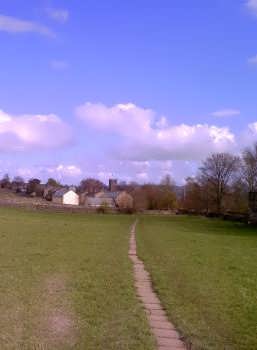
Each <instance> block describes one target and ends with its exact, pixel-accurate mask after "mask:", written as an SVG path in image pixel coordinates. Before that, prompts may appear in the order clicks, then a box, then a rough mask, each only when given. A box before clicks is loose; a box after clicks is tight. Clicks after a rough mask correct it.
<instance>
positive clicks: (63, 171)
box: [46, 164, 82, 178]
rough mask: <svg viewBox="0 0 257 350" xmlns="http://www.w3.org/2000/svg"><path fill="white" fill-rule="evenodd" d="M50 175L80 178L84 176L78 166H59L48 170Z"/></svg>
mask: <svg viewBox="0 0 257 350" xmlns="http://www.w3.org/2000/svg"><path fill="white" fill-rule="evenodd" d="M46 171H47V172H48V173H49V174H52V175H54V176H57V177H58V178H60V177H78V176H81V175H82V170H81V168H80V167H78V166H77V165H74V164H72V165H64V164H59V165H57V166H56V167H52V168H46Z"/></svg>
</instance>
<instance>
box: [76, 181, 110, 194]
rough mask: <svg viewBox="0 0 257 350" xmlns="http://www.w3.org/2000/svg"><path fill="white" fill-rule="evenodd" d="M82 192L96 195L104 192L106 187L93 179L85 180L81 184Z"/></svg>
mask: <svg viewBox="0 0 257 350" xmlns="http://www.w3.org/2000/svg"><path fill="white" fill-rule="evenodd" d="M79 187H80V192H87V193H89V194H94V193H97V192H100V191H102V190H103V189H104V188H105V186H104V184H103V183H102V182H101V181H99V180H97V179H93V178H88V179H84V180H82V181H81V182H80V186H79Z"/></svg>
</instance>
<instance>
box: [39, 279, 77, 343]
mask: <svg viewBox="0 0 257 350" xmlns="http://www.w3.org/2000/svg"><path fill="white" fill-rule="evenodd" d="M68 281H69V279H68V277H67V276H66V275H64V274H54V275H50V276H47V277H46V278H45V279H44V280H43V283H42V288H40V289H41V291H40V293H42V299H41V303H40V306H39V314H38V328H37V330H36V333H37V338H38V339H40V344H41V345H44V346H45V347H46V348H48V347H50V348H54V347H58V348H59V347H63V348H66V347H68V348H71V347H73V346H74V345H75V344H76V341H77V338H78V337H77V336H78V334H77V333H78V331H77V324H78V320H77V317H76V315H75V313H74V310H73V308H72V305H71V302H70V298H69V292H68V287H67V284H68Z"/></svg>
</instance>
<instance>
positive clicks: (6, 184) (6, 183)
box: [1, 174, 11, 188]
mask: <svg viewBox="0 0 257 350" xmlns="http://www.w3.org/2000/svg"><path fill="white" fill-rule="evenodd" d="M1 187H2V188H10V187H11V181H10V177H9V175H8V174H5V175H4V176H3V178H2V180H1Z"/></svg>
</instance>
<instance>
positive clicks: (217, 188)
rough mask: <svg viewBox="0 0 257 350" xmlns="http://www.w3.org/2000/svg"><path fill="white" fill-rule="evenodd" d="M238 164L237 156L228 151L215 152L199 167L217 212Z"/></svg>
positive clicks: (220, 208)
mask: <svg viewBox="0 0 257 350" xmlns="http://www.w3.org/2000/svg"><path fill="white" fill-rule="evenodd" d="M239 165H240V159H239V158H238V157H236V156H233V155H231V154H229V153H216V154H213V155H211V156H210V157H209V158H207V159H206V160H205V161H204V162H203V164H202V167H201V168H200V175H201V179H202V181H203V182H206V183H207V184H208V186H209V187H210V188H211V189H212V191H213V194H214V201H215V204H216V210H217V212H218V213H221V210H222V204H223V198H224V195H225V194H226V191H227V188H228V185H229V183H230V181H231V180H232V178H233V176H234V175H235V173H236V171H237V169H238V167H239Z"/></svg>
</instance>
